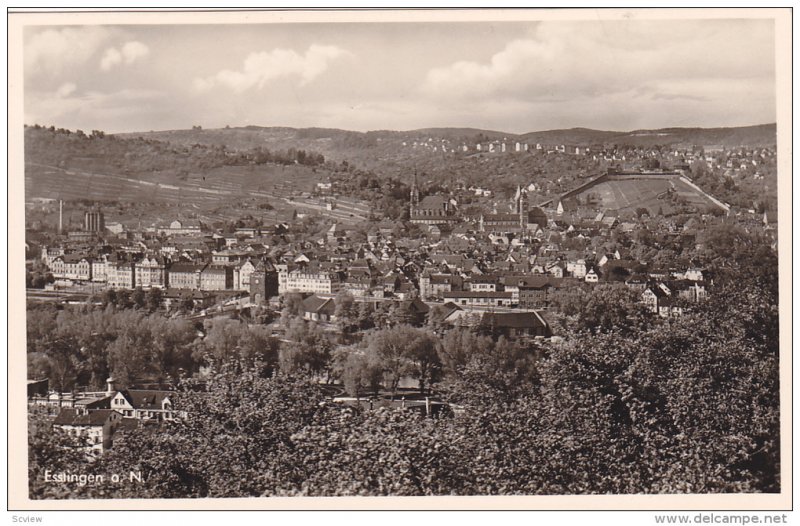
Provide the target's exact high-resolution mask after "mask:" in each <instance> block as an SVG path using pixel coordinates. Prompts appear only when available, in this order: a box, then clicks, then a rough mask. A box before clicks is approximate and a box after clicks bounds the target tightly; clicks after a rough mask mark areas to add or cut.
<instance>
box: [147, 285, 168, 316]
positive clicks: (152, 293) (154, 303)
mask: <svg viewBox="0 0 800 526" xmlns="http://www.w3.org/2000/svg"><path fill="white" fill-rule="evenodd" d="M163 299H164V292H163V291H162V290H161V289H159V288H157V287H154V288H152V289H150V290H149V291H147V297H146V299H145V303H146V304H147V308H148V309H149V310H150V312H153V311H157V310H158V309H159V308H161V302H162V301H163Z"/></svg>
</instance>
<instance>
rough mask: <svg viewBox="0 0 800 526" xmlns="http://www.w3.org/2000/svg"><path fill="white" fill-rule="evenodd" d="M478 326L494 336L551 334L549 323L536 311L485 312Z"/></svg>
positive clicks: (518, 336)
mask: <svg viewBox="0 0 800 526" xmlns="http://www.w3.org/2000/svg"><path fill="white" fill-rule="evenodd" d="M480 326H481V327H483V328H485V329H487V330H489V331H490V332H491V333H492V334H493V335H495V336H505V337H506V338H509V339H516V338H524V337H535V336H542V337H545V338H548V337H550V336H552V331H551V330H550V325H549V324H548V323H547V321H545V319H544V318H542V316H541V315H540V314H539V313H538V312H536V311H529V312H486V313H484V314H483V316H482V317H481V322H480Z"/></svg>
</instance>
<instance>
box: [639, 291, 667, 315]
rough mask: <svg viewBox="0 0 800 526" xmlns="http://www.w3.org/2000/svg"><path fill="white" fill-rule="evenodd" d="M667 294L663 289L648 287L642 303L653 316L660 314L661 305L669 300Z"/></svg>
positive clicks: (643, 293)
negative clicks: (665, 299)
mask: <svg viewBox="0 0 800 526" xmlns="http://www.w3.org/2000/svg"><path fill="white" fill-rule="evenodd" d="M667 297H668V296H667V293H666V292H664V290H663V289H662V288H661V287H657V286H648V287H647V288H646V289H645V290H644V292H642V296H641V298H642V303H644V304H645V306H646V307H647V309H648V310H649V311H650V312H652V313H653V314H658V313H659V305H660V304H662V302H663V301H664V298H667Z"/></svg>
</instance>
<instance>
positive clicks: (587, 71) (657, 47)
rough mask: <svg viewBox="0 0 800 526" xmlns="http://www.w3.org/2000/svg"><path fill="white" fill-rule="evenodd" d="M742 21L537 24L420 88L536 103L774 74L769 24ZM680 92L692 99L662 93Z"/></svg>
mask: <svg viewBox="0 0 800 526" xmlns="http://www.w3.org/2000/svg"><path fill="white" fill-rule="evenodd" d="M748 22H750V24H749V25H748V26H747V27H746V28H739V27H738V25H737V23H736V22H735V21H724V23H719V21H713V20H710V21H709V20H704V21H680V23H676V22H646V21H638V22H636V23H626V22H617V21H613V22H598V21H593V22H577V23H576V22H571V23H566V22H542V23H541V24H540V25H539V26H538V27H537V28H536V30H535V31H534V32H533V34H532V35H531V37H529V38H523V39H518V40H514V41H512V42H509V43H508V44H507V45H506V46H505V48H504V49H502V50H500V51H498V52H497V53H495V54H494V55H493V56H492V57H491V58H490V59H489V60H488V61H473V60H464V61H458V62H455V63H452V64H450V65H447V66H444V67H439V68H434V69H432V70H430V71H428V73H427V75H426V77H425V80H424V83H423V85H422V91H423V93H425V94H427V95H429V96H433V97H436V98H441V99H446V100H454V99H455V100H457V101H463V100H465V99H466V100H480V99H484V98H487V97H499V98H503V99H515V100H527V101H537V100H538V101H542V100H547V99H552V98H553V97H562V98H563V97H569V98H574V97H589V98H593V97H598V96H600V95H603V94H612V93H623V92H625V91H627V90H630V89H631V88H633V87H636V86H640V85H643V84H647V83H651V82H653V81H654V80H669V81H670V82H671V85H672V86H671V87H673V88H674V87H676V86H678V85H680V83H681V82H680V81H682V80H685V79H694V80H697V79H709V80H712V81H713V83H714V86H712V89H711V90H710V91H712V92H713V89H714V87H716V88H720V89H724V84H725V83H729V82H733V81H749V80H750V79H774V60H772V58H771V57H772V55H773V54H772V46H773V45H774V44H773V42H774V41H773V28H772V26H771V23H770V22H769V21H766V22H765V23H763V24H753V23H752V21H748ZM740 30H741V31H747V37H748V38H741V33H740ZM684 95H685V96H688V97H696V96H697V95H696V94H694V93H691V92H688V91H687V92H675V91H672V92H669V93H664V94H663V96H664V97H672V98H676V97H680V96H684ZM655 96H658V94H655Z"/></svg>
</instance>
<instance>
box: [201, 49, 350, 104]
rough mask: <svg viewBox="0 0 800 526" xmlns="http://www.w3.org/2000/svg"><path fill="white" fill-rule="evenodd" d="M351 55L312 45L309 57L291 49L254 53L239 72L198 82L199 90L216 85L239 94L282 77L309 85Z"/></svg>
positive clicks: (230, 71)
mask: <svg viewBox="0 0 800 526" xmlns="http://www.w3.org/2000/svg"><path fill="white" fill-rule="evenodd" d="M348 55H351V53H350V52H348V51H346V50H344V49H341V48H339V47H336V46H321V45H317V44H312V45H311V46H309V48H308V49H307V50H306V52H305V54H303V55H300V54H299V53H297V52H296V51H294V50H291V49H280V48H278V49H273V50H272V51H260V52H255V53H250V54H249V55H248V56H247V57H246V58H245V59H244V63H243V65H242V69H241V70H238V71H232V70H228V69H225V70H222V71H219V72H218V73H216V74H215V75H212V76H210V77H206V78H196V79H195V80H194V86H195V89H197V90H198V91H207V90H209V89H211V88H213V87H215V86H224V87H227V88H229V89H231V90H233V91H234V92H236V93H242V92H244V91H247V90H249V89H251V88H254V87H256V88H259V89H261V88H263V87H264V86H265V85H266V84H267V83H268V82H270V81H271V80H274V79H278V78H281V77H300V85H301V86H303V85H306V84H308V83H309V82H311V81H312V80H314V79H315V78H317V77H318V76H319V75H321V74H322V73H324V72H325V71H326V70H327V69H328V65H329V64H330V62H331V61H333V60H335V59H337V58H340V57H344V56H348Z"/></svg>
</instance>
